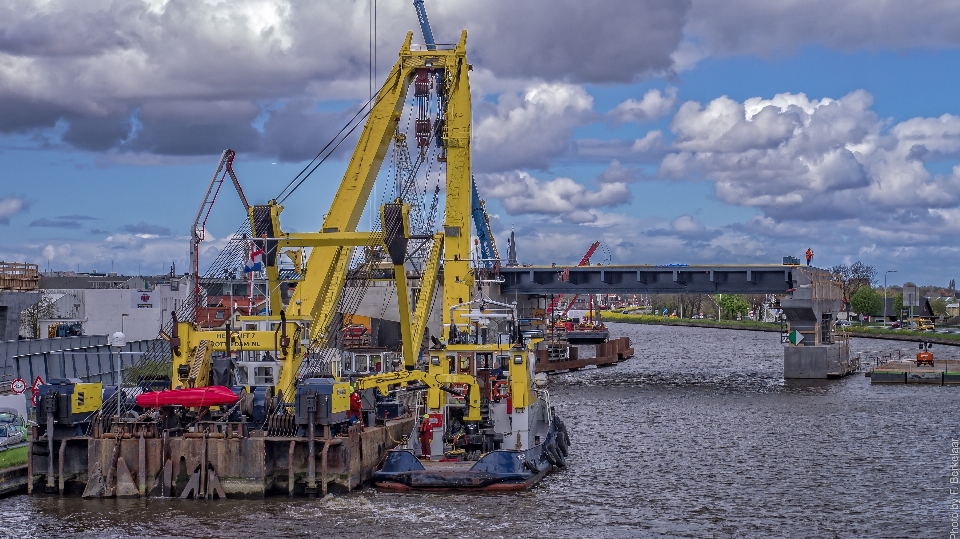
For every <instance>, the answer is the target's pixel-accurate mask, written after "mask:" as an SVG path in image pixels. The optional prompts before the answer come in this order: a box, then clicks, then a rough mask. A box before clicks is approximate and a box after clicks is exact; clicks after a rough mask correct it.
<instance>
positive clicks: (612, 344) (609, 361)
mask: <svg viewBox="0 0 960 539" xmlns="http://www.w3.org/2000/svg"><path fill="white" fill-rule="evenodd" d="M578 350H579V349H578V347H576V346H570V347H569V351H568V356H567V357H566V358H562V359H555V358H551V357H550V355H549V353H548V351H547V350H542V349H541V350H537V365H536V372H545V373H551V372H566V371H574V370H577V369H582V368H584V367H590V366H594V367H609V366H611V365H616V364H617V363H619V362H621V361H624V360H627V359H630V358H631V357H633V354H634V350H633V347H632V346H631V344H630V338H629V337H620V338H618V339H614V340H612V341H608V342H605V343H603V344H598V345H596V353H595V354H594V357H588V358H580V357H579V353H578Z"/></svg>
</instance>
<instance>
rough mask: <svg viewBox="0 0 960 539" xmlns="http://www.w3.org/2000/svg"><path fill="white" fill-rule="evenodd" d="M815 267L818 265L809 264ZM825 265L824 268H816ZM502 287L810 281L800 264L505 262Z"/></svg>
mask: <svg viewBox="0 0 960 539" xmlns="http://www.w3.org/2000/svg"><path fill="white" fill-rule="evenodd" d="M811 270H816V268H810V269H809V270H807V271H808V272H809V271H811ZM816 271H823V270H816ZM500 276H501V277H502V278H503V281H504V282H503V283H501V284H500V293H501V295H503V296H507V295H512V294H539V295H549V294H577V293H579V294H618V293H620V294H722V293H731V294H787V293H788V292H789V291H790V290H791V289H793V288H796V286H798V284H804V283H805V282H809V277H806V276H805V275H804V274H803V273H802V272H800V271H797V267H796V266H774V265H767V266H760V265H757V266H724V265H696V266H649V265H644V266H605V267H601V266H587V267H553V266H550V267H546V266H536V267H531V266H528V267H509V268H501V270H500Z"/></svg>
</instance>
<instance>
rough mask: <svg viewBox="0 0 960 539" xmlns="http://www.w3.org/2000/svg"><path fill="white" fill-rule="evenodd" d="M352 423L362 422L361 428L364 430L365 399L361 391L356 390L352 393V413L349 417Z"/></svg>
mask: <svg viewBox="0 0 960 539" xmlns="http://www.w3.org/2000/svg"><path fill="white" fill-rule="evenodd" d="M347 419H349V420H350V423H351V424H352V423H353V422H354V421H359V422H360V430H363V401H362V400H361V399H360V392H359V391H354V392H353V393H351V394H350V415H349V416H348V418H347Z"/></svg>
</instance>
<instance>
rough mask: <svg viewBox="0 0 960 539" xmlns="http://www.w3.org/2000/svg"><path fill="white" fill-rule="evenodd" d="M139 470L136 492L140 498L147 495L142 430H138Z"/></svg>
mask: <svg viewBox="0 0 960 539" xmlns="http://www.w3.org/2000/svg"><path fill="white" fill-rule="evenodd" d="M139 451H140V454H139V455H138V457H139V458H140V461H139V462H138V464H139V465H140V470H139V471H138V473H137V490H139V491H140V497H141V498H142V497H144V496H146V495H147V441H146V440H145V439H144V437H143V429H140V448H139Z"/></svg>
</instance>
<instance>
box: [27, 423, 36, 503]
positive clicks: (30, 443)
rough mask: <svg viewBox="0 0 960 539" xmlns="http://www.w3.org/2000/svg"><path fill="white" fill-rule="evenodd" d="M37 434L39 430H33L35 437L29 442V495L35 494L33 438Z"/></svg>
mask: <svg viewBox="0 0 960 539" xmlns="http://www.w3.org/2000/svg"><path fill="white" fill-rule="evenodd" d="M36 434H37V428H36V427H34V428H33V436H31V437H30V440H29V441H28V442H27V494H33V438H34V437H35V436H36Z"/></svg>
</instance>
